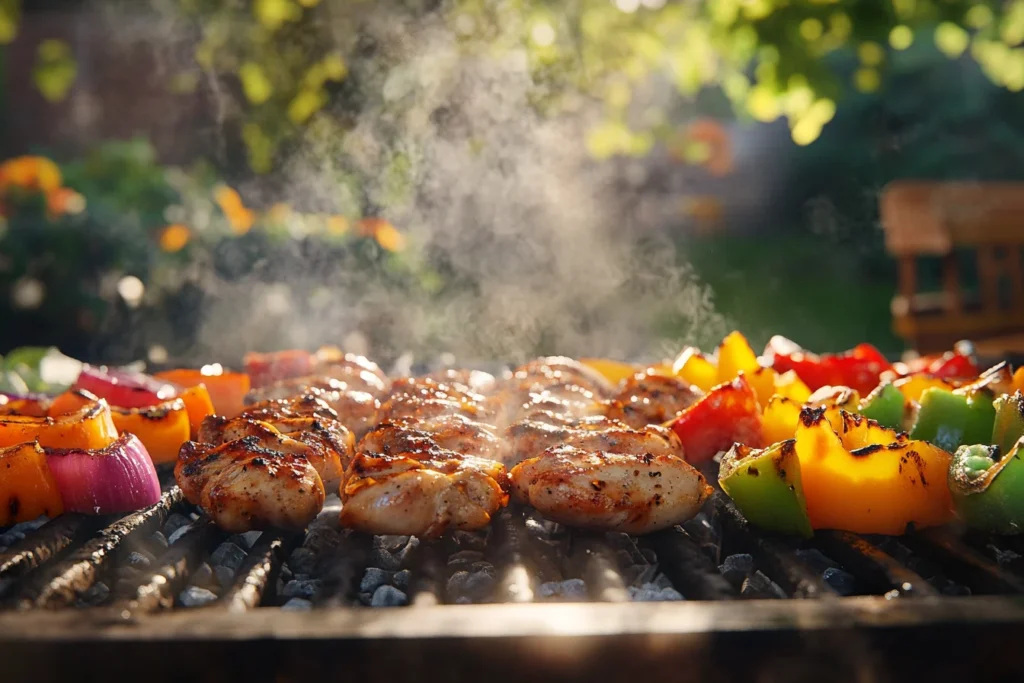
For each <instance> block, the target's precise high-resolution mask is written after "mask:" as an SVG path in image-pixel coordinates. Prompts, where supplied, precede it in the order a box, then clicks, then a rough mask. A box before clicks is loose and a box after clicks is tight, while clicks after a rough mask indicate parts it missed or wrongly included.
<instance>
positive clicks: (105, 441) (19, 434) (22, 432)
mask: <svg viewBox="0 0 1024 683" xmlns="http://www.w3.org/2000/svg"><path fill="white" fill-rule="evenodd" d="M117 437H118V433H117V427H116V426H115V425H114V421H113V416H112V414H111V410H110V406H109V405H107V402H106V401H103V400H97V401H87V402H84V403H82V404H81V405H80V406H79V407H78V409H76V410H74V411H73V412H70V413H68V414H66V415H60V416H58V417H30V416H26V415H7V416H4V417H0V448H2V447H5V446H15V445H18V444H22V443H28V442H30V441H38V442H39V444H40V445H42V446H45V447H47V448H82V449H85V450H96V449H99V448H106V447H107V446H109V445H110V444H112V443H114V441H116V440H117Z"/></svg>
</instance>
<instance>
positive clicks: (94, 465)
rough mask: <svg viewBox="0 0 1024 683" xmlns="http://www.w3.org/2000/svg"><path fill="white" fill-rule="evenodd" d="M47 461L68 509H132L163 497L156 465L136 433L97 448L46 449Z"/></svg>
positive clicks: (99, 512)
mask: <svg viewBox="0 0 1024 683" xmlns="http://www.w3.org/2000/svg"><path fill="white" fill-rule="evenodd" d="M46 463H47V465H49V467H50V471H51V472H52V473H53V478H54V480H55V481H56V482H57V490H58V491H60V496H61V499H62V500H63V501H64V510H65V511H67V512H81V513H84V514H88V515H106V514H112V513H115V512H131V511H133V510H140V509H142V508H144V507H148V506H150V505H153V504H155V503H156V502H157V501H159V500H160V480H159V479H157V476H156V468H155V467H153V461H152V460H151V459H150V457H149V453H148V452H147V451H146V447H145V446H143V445H142V442H141V441H139V439H138V437H136V436H135V435H134V434H122V435H121V436H120V438H118V439H117V441H115V442H114V443H112V444H110V445H109V446H107V447H106V448H102V449H100V450H95V451H86V450H79V449H64V448H47V449H46Z"/></svg>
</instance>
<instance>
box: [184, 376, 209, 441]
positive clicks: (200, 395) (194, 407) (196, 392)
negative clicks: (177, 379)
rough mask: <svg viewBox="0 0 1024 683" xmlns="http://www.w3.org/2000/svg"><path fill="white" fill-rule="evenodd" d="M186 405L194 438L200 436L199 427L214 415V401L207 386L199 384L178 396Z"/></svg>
mask: <svg viewBox="0 0 1024 683" xmlns="http://www.w3.org/2000/svg"><path fill="white" fill-rule="evenodd" d="M178 398H180V399H181V400H182V401H184V403H185V410H186V412H188V422H189V427H190V428H191V432H192V438H193V439H194V438H196V437H198V436H199V425H201V424H202V423H203V419H204V418H206V417H207V416H208V415H213V400H212V399H211V397H210V392H209V391H207V389H206V385H205V384H197V385H196V386H194V387H188V388H187V389H183V390H182V391H181V393H179V394H178Z"/></svg>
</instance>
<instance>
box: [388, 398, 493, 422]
mask: <svg viewBox="0 0 1024 683" xmlns="http://www.w3.org/2000/svg"><path fill="white" fill-rule="evenodd" d="M449 415H462V416H465V417H468V418H475V419H481V418H485V419H486V418H487V417H488V416H489V412H488V411H487V409H486V408H485V407H484V406H482V405H480V404H479V403H476V402H474V401H459V400H452V399H443V398H410V397H398V398H392V399H391V400H389V401H388V402H387V403H385V404H384V405H382V406H381V407H380V420H381V422H382V423H383V422H397V421H402V420H405V421H408V420H428V419H433V418H440V417H445V416H449Z"/></svg>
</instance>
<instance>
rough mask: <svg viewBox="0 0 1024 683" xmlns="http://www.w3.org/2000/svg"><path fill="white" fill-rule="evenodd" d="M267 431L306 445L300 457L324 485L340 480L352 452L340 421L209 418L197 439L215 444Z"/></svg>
mask: <svg viewBox="0 0 1024 683" xmlns="http://www.w3.org/2000/svg"><path fill="white" fill-rule="evenodd" d="M268 428H269V429H272V430H274V431H276V432H279V433H281V434H284V435H285V436H287V437H289V438H292V439H294V440H296V441H298V442H300V443H302V444H305V445H306V446H307V450H306V451H305V453H304V455H305V457H306V459H307V460H309V462H310V463H311V464H312V465H313V467H314V468H315V469H316V471H317V473H318V474H319V475H320V478H321V479H322V480H323V482H324V485H325V486H328V487H330V486H331V485H332V484H336V483H337V482H338V481H340V480H341V476H342V474H343V473H344V470H345V467H346V466H347V465H348V463H349V462H350V461H351V460H352V454H353V452H354V450H355V437H354V436H353V435H352V432H350V431H349V430H348V429H346V428H345V426H344V425H342V424H341V423H340V422H337V421H335V420H328V419H323V418H316V417H290V418H272V417H269V416H267V417H265V418H264V419H263V420H253V419H251V418H247V417H236V418H226V417H221V416H219V415H211V416H209V417H207V418H205V419H204V420H203V422H202V424H201V425H200V427H199V440H200V441H201V442H203V443H209V444H213V445H219V444H223V443H227V442H228V441H235V440H236V439H241V438H244V437H246V436H253V435H262V434H264V432H265V431H266V430H267V429H268Z"/></svg>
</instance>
